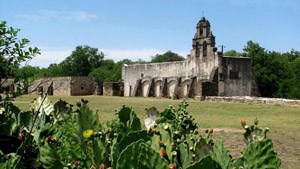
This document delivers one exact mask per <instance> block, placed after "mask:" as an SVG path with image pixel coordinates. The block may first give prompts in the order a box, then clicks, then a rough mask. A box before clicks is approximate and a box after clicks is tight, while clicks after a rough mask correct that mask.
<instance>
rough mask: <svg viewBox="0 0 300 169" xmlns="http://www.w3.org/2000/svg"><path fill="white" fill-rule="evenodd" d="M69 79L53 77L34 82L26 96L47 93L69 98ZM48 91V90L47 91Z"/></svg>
mask: <svg viewBox="0 0 300 169" xmlns="http://www.w3.org/2000/svg"><path fill="white" fill-rule="evenodd" d="M70 82H71V77H53V78H43V79H39V80H35V81H34V82H33V83H32V85H31V86H30V87H29V88H28V94H33V95H35V94H40V92H44V93H45V92H47V91H49V92H50V93H48V94H49V95H55V96H70V95H71V86H70ZM51 84H52V89H51ZM48 89H49V90H48Z"/></svg>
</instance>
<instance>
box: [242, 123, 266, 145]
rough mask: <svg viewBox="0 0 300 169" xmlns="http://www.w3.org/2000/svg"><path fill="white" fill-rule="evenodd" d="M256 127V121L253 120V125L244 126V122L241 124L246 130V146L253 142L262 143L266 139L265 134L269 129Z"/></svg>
mask: <svg viewBox="0 0 300 169" xmlns="http://www.w3.org/2000/svg"><path fill="white" fill-rule="evenodd" d="M257 125H258V120H257V119H254V125H250V126H248V125H246V122H245V121H244V122H243V123H242V126H243V127H244V129H245V130H246V131H245V133H244V140H245V142H246V143H247V144H250V143H253V142H255V141H262V140H264V139H266V138H267V132H268V131H269V128H267V127H265V128H261V127H258V126H257Z"/></svg>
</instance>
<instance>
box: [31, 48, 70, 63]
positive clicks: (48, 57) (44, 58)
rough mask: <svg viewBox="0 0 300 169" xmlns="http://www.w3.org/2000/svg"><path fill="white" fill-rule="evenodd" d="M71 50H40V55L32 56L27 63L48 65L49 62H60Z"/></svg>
mask: <svg viewBox="0 0 300 169" xmlns="http://www.w3.org/2000/svg"><path fill="white" fill-rule="evenodd" d="M71 52H72V50H57V51H55V50H42V51H41V55H38V56H36V57H34V58H33V59H32V60H30V62H29V64H30V65H32V66H38V67H48V66H49V65H50V64H51V63H60V62H61V61H63V60H64V59H65V58H66V57H67V56H69V55H70V54H71Z"/></svg>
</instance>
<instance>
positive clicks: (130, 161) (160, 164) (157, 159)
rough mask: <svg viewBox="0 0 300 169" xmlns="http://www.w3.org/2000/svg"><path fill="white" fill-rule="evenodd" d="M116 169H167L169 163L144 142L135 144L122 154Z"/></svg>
mask: <svg viewBox="0 0 300 169" xmlns="http://www.w3.org/2000/svg"><path fill="white" fill-rule="evenodd" d="M116 168H117V169H118V168H120V169H123V168H145V169H152V168H161V169H167V168H168V162H167V161H165V160H164V159H163V158H161V156H160V155H159V153H157V152H155V151H154V150H153V149H151V148H150V147H149V146H148V145H146V144H145V143H143V141H142V140H139V141H137V142H133V143H132V144H130V145H129V146H127V147H126V148H125V149H124V151H122V153H121V154H120V157H119V159H118V161H117V166H116Z"/></svg>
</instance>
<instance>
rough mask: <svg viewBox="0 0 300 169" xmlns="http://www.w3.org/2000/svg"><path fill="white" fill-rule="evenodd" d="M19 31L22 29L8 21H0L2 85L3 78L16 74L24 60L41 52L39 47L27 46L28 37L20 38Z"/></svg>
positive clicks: (0, 74)
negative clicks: (9, 23)
mask: <svg viewBox="0 0 300 169" xmlns="http://www.w3.org/2000/svg"><path fill="white" fill-rule="evenodd" d="M19 32H20V29H15V28H13V27H9V26H7V22H5V21H1V22H0V87H2V79H4V80H5V79H6V78H8V77H13V76H15V74H16V71H17V69H18V67H19V66H20V64H21V63H22V62H25V61H27V60H29V59H31V58H32V57H34V56H36V55H37V54H40V50H39V49H38V48H37V47H34V48H32V47H28V46H27V45H28V44H29V40H28V39H26V38H22V39H18V33H19ZM0 100H1V97H0Z"/></svg>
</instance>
